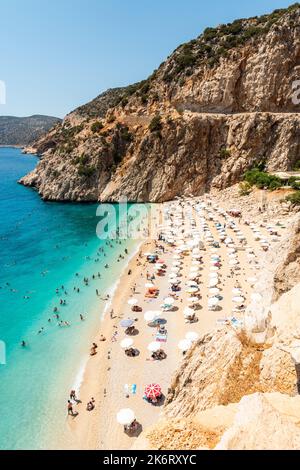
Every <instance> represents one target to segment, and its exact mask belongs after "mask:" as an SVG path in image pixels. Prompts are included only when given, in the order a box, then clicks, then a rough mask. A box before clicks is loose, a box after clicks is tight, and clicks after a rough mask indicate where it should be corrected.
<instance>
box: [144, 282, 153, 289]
mask: <svg viewBox="0 0 300 470" xmlns="http://www.w3.org/2000/svg"><path fill="white" fill-rule="evenodd" d="M145 287H148V288H150V287H154V284H153V283H152V282H146V284H145Z"/></svg>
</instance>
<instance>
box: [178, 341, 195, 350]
mask: <svg viewBox="0 0 300 470" xmlns="http://www.w3.org/2000/svg"><path fill="white" fill-rule="evenodd" d="M192 345H193V343H192V342H191V341H189V340H188V339H182V340H181V341H179V343H178V348H179V349H180V350H181V351H182V352H185V351H188V350H189V349H190V348H191V347H192Z"/></svg>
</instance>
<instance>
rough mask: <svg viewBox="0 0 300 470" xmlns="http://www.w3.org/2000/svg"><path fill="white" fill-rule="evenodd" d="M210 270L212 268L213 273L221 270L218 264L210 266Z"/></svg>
mask: <svg viewBox="0 0 300 470" xmlns="http://www.w3.org/2000/svg"><path fill="white" fill-rule="evenodd" d="M209 270H210V272H212V273H216V272H218V271H220V268H219V267H218V266H211V267H210V268H209Z"/></svg>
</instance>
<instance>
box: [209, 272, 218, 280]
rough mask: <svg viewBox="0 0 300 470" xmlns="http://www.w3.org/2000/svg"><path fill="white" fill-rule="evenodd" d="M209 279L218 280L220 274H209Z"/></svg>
mask: <svg viewBox="0 0 300 470" xmlns="http://www.w3.org/2000/svg"><path fill="white" fill-rule="evenodd" d="M209 277H210V279H216V278H218V277H219V276H218V273H209Z"/></svg>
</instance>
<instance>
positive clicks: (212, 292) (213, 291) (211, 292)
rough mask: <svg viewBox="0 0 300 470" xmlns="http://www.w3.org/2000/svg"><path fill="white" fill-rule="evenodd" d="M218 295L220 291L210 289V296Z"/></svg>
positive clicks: (215, 288)
mask: <svg viewBox="0 0 300 470" xmlns="http://www.w3.org/2000/svg"><path fill="white" fill-rule="evenodd" d="M219 293H220V289H219V288H218V287H212V288H211V289H209V294H211V295H218V294H219Z"/></svg>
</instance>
